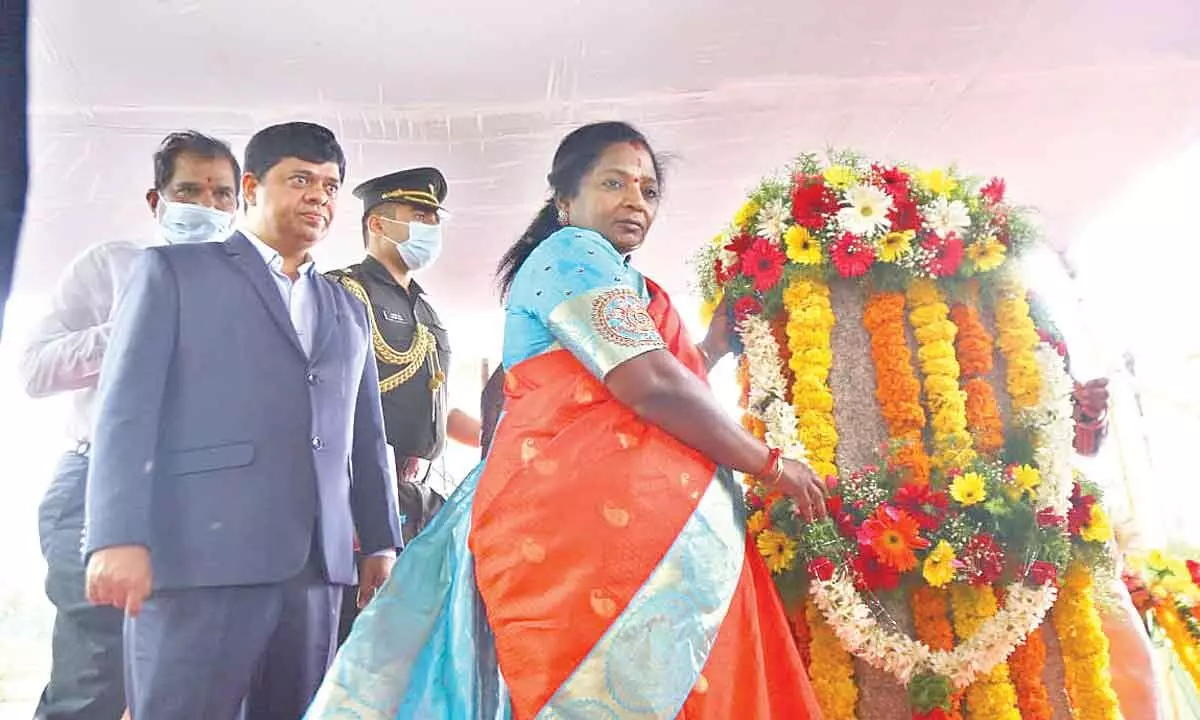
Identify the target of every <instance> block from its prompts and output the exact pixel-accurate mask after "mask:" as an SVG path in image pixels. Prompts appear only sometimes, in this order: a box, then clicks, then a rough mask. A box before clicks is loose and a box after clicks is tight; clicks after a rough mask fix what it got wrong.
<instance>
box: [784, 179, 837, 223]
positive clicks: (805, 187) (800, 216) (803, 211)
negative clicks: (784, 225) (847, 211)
mask: <svg viewBox="0 0 1200 720" xmlns="http://www.w3.org/2000/svg"><path fill="white" fill-rule="evenodd" d="M837 211H838V199H837V195H836V194H834V192H833V190H832V189H830V188H829V187H827V186H826V185H825V178H823V177H820V176H817V177H808V176H803V175H801V176H798V177H797V178H796V185H795V187H793V188H792V219H794V220H795V221H796V224H797V225H800V226H801V227H806V228H808V229H809V230H819V229H821V228H822V227H824V226H825V220H826V218H828V217H829V216H830V215H832V214H834V213H836V212H837Z"/></svg>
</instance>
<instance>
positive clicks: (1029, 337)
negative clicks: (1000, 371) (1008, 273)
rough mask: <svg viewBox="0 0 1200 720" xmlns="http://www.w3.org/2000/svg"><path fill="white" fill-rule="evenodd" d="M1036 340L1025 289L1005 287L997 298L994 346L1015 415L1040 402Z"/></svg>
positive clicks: (1013, 286)
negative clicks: (998, 353) (1003, 364)
mask: <svg viewBox="0 0 1200 720" xmlns="http://www.w3.org/2000/svg"><path fill="white" fill-rule="evenodd" d="M1039 340H1040V339H1039V338H1038V334H1037V328H1036V327H1035V326H1034V324H1033V318H1032V317H1030V315H1029V303H1028V302H1027V301H1026V300H1025V289H1024V288H1022V287H1021V286H1020V285H1019V284H1017V283H1016V282H1009V283H1007V284H1006V285H1005V286H1004V287H1003V288H1001V290H1000V293H999V297H997V298H996V345H997V347H999V348H1000V354H1001V355H1003V356H1004V362H1005V364H1006V366H1007V368H1006V373H1005V384H1006V387H1007V389H1008V394H1009V397H1011V398H1012V406H1013V410H1014V411H1017V412H1020V411H1022V410H1032V409H1033V408H1035V407H1037V405H1038V401H1039V399H1040V394H1041V388H1042V378H1041V371H1040V369H1039V368H1038V364H1037V356H1036V355H1035V354H1034V350H1035V349H1036V348H1037V345H1038V342H1039Z"/></svg>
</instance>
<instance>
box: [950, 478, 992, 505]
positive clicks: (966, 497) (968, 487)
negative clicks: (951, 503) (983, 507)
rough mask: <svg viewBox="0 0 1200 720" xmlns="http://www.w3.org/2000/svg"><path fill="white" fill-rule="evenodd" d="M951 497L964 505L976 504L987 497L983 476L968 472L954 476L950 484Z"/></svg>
mask: <svg viewBox="0 0 1200 720" xmlns="http://www.w3.org/2000/svg"><path fill="white" fill-rule="evenodd" d="M950 497H952V498H954V499H955V500H957V501H958V502H960V503H961V504H963V505H975V504H977V503H981V502H983V501H984V500H986V499H987V488H986V486H985V483H984V481H983V476H982V475H980V474H979V473H976V472H968V473H963V474H962V475H959V476H958V477H956V478H954V482H953V483H951V484H950Z"/></svg>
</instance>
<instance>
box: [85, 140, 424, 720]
mask: <svg viewBox="0 0 1200 720" xmlns="http://www.w3.org/2000/svg"><path fill="white" fill-rule="evenodd" d="M245 160H246V162H245V174H244V175H243V178H242V190H243V196H244V198H245V203H246V219H245V223H244V225H243V229H242V230H241V231H240V232H236V233H234V234H233V236H232V237H230V238H229V239H228V240H226V241H225V242H223V243H207V244H198V245H172V246H169V247H161V248H152V249H149V250H147V251H146V252H145V254H144V255H143V257H142V258H141V259H140V260H139V263H138V265H137V267H136V269H135V270H134V272H133V277H132V278H131V280H130V282H129V285H128V290H127V291H126V295H125V297H124V299H123V300H122V302H121V304H120V307H119V309H118V312H117V319H116V324H115V328H114V331H113V337H112V340H111V342H110V345H109V348H108V354H107V355H106V356H105V359H104V365H103V369H102V371H101V373H100V378H101V380H100V404H99V412H98V416H97V423H96V431H95V435H94V439H93V450H92V453H93V456H92V466H91V472H90V475H89V479H88V489H87V527H86V537H85V544H84V552H85V553H86V555H87V556H88V578H87V582H88V587H87V591H88V597H89V599H91V600H92V602H94V603H97V604H108V605H113V606H116V607H119V608H123V609H124V610H125V612H126V616H127V621H126V628H125V644H126V655H125V668H126V685H127V695H128V699H129V705H130V710H131V713H132V715H133V718H135V720H185V719H187V720H190V719H192V718H194V719H195V720H226V719H227V718H234V717H236V716H238V712H239V709H240V710H241V712H242V713H243V715H242V717H244V718H246V720H266V719H268V718H270V719H274V718H280V719H284V718H286V719H288V720H292V719H294V718H299V717H300V716H301V715H302V714H303V713H304V710H305V709H306V707H307V705H308V703H309V701H310V700H311V698H312V695H313V693H314V692H315V691H316V689H317V687H318V685H319V683H320V681H321V677H322V675H323V674H324V672H325V670H326V669H327V668H328V664H329V661H330V659H331V656H332V653H333V649H334V647H335V633H336V630H337V618H338V613H339V609H340V597H341V588H342V587H343V586H346V585H351V584H353V583H355V581H356V573H355V567H354V560H353V557H354V553H353V544H354V536H355V532H356V531H357V534H358V537H359V540H360V543H361V547H362V552H363V557H364V559H363V561H362V563H361V566H360V568H359V570H360V572H359V573H358V576H357V582H358V584H359V586H360V588H361V589H360V595H359V598H358V599H359V603H360V604H365V602H366V601H368V600H369V599H370V597H371V595H372V594H373V593H374V591H375V590H376V589H377V588H378V587H379V585H381V584H382V582H383V581H384V579H386V577H387V575H388V573H389V572H390V571H391V565H392V563H393V562H394V560H395V551H396V548H398V547H399V546H400V545H401V539H400V531H399V527H398V517H397V512H396V496H395V489H394V483H393V482H392V480H391V478H390V477H389V471H388V469H387V467H388V465H387V457H386V454H385V453H386V451H387V446H386V444H385V441H384V434H383V419H382V413H381V410H380V401H379V384H378V375H377V370H376V364H375V358H374V354H373V352H372V349H371V336H370V325H369V320H368V318H367V315H366V311H365V309H364V307H363V305H362V303H360V302H358V301H357V300H356V299H354V298H353V297H351V296H350V294H349V293H347V292H346V291H345V290H343V289H342V288H340V287H339V286H337V285H336V284H335V283H333V282H331V281H329V280H327V279H326V278H324V277H323V276H322V275H321V274H320V273H318V272H317V271H316V270H315V269H314V268H313V265H312V259H311V256H310V255H309V250H310V249H311V248H312V246H313V245H315V244H316V243H317V242H318V241H320V240H321V239H322V238H323V237H324V236H325V234H326V232H327V231H328V228H329V223H330V222H331V221H332V220H333V216H334V209H335V207H336V205H337V197H338V191H339V189H340V187H341V183H342V180H343V178H344V176H345V156H344V154H343V153H342V149H341V148H340V147H339V146H338V144H337V140H336V139H335V138H334V136H333V133H331V132H330V131H329V130H327V129H325V128H323V127H321V126H319V125H312V124H309V123H287V124H284V125H276V126H272V127H269V128H266V129H265V130H262V131H261V132H259V133H258V134H256V135H255V136H254V137H253V138H251V140H250V142H249V144H248V145H247V147H246V158H245Z"/></svg>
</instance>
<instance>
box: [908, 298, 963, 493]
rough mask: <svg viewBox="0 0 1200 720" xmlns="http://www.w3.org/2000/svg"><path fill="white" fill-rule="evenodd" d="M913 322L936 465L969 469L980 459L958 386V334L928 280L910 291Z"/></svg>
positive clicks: (910, 317)
mask: <svg viewBox="0 0 1200 720" xmlns="http://www.w3.org/2000/svg"><path fill="white" fill-rule="evenodd" d="M908 300H909V303H910V304H911V309H910V310H909V320H910V321H911V322H912V327H913V334H914V335H915V336H916V338H917V345H918V350H917V359H918V361H919V362H920V364H921V371H922V373H923V374H924V376H925V399H926V403H927V404H928V406H929V412H930V414H931V416H932V418H931V420H930V425H931V426H932V427H933V448H934V450H933V465H934V467H936V468H938V469H941V470H949V469H952V468H961V467H966V465H967V464H968V463H970V462H971V461H972V460H973V459H975V451H974V449H973V448H972V444H971V435H970V434H969V433H968V432H967V408H966V394H965V393H964V392H963V391H962V390H961V389H960V388H959V386H958V377H959V373H960V370H959V364H958V359H957V358H956V357H955V355H954V338H955V335H956V334H957V328H955V327H954V323H952V322H950V320H949V315H950V308H949V307H947V305H946V303H945V299H944V298H943V296H942V293H941V291H940V290H938V288H937V286H936V285H935V284H933V282H931V281H928V280H917V281H914V282H913V284H912V285H910V286H909V289H908Z"/></svg>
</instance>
